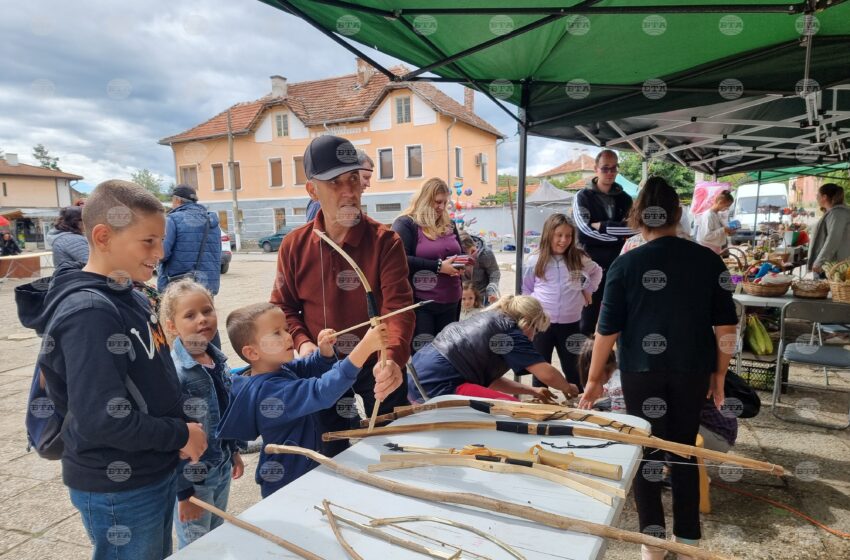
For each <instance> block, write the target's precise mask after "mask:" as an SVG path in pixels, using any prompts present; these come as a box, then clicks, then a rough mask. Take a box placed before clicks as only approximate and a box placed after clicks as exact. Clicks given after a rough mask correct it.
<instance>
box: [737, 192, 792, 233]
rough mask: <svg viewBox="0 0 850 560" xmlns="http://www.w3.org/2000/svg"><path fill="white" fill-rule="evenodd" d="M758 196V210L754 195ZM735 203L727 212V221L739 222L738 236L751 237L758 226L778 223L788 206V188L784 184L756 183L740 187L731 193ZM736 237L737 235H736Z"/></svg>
mask: <svg viewBox="0 0 850 560" xmlns="http://www.w3.org/2000/svg"><path fill="white" fill-rule="evenodd" d="M757 194H758V209H756V195H757ZM732 196H734V197H735V203H734V204H733V205H732V208H731V209H730V211H729V219H730V220H737V221H739V222H741V230H740V232H739V233H740V234H742V236H744V237H746V236H747V233H749V236H752V233H751V232H753V231H758V230H759V228H758V224H761V223H764V222H779V221H780V218H781V216H782V214H781V211H782V209H783V208H785V207H786V206H788V186H787V185H786V184H785V183H763V184H762V185H761V187H759V186H758V184H757V183H747V184H746V185H741V186H740V187H738V188H737V189H736V190H735V192H733V193H732ZM736 237H737V235H736Z"/></svg>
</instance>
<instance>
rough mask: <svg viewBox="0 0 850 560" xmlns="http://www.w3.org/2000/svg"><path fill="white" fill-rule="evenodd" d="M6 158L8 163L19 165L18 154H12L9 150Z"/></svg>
mask: <svg viewBox="0 0 850 560" xmlns="http://www.w3.org/2000/svg"><path fill="white" fill-rule="evenodd" d="M4 158H5V159H6V165H12V166H15V165H18V154H10V153H9V152H6V155H5V156H4Z"/></svg>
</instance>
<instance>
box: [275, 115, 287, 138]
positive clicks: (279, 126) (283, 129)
mask: <svg viewBox="0 0 850 560" xmlns="http://www.w3.org/2000/svg"><path fill="white" fill-rule="evenodd" d="M274 124H275V131H276V133H277V136H278V138H280V137H282V136H289V114H288V113H278V114H276V115H275V116H274Z"/></svg>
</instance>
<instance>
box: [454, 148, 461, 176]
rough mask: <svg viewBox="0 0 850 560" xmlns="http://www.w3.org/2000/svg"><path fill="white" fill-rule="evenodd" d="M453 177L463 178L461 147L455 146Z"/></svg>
mask: <svg viewBox="0 0 850 560" xmlns="http://www.w3.org/2000/svg"><path fill="white" fill-rule="evenodd" d="M455 177H457V178H458V179H463V148H462V147H461V146H455Z"/></svg>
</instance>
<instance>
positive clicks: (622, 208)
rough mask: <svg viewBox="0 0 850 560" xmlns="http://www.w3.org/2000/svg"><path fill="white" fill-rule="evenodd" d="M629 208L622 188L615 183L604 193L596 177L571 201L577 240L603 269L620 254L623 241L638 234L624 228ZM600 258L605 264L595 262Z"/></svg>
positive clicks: (630, 201)
mask: <svg viewBox="0 0 850 560" xmlns="http://www.w3.org/2000/svg"><path fill="white" fill-rule="evenodd" d="M631 208H632V197H630V196H629V195H628V194H627V193H626V192H625V191H624V190H623V187H621V186H620V185H619V184H618V183H614V184H613V185H612V187H611V190H610V191H609V192H608V193H607V194H605V193H603V192H602V191H600V190H599V189H598V188H597V186H596V178H593V179H592V180H590V181H588V183H587V186H586V187H584V188H583V189H582V190H580V191H579V192H578V193H577V194H576V196H575V199H574V200H573V220H574V221H575V223H576V226H577V227H578V240H579V242H580V243H581V244H582V245H583V246H584V248H585V250H586V251H587V253H588V254H589V255H590V257H591V258H592V259H593V260H594V261H596V262H597V263H598V264H599V265H600V266H602V268H608V265H609V264H610V263H611V261H613V260H614V259H615V258H616V257H617V255H619V254H620V249H622V248H623V244H624V243H625V242H626V239H627V238H629V237H631V236H632V235H634V234H635V233H637V232H635V231H633V230H632V229H631V228H629V227H628V225H626V220H627V219H628V216H629V210H631ZM596 222H599V229H598V230H596V229H593V228H592V227H591V226H590V224H593V223H596ZM610 255H613V256H610ZM609 256H610V260H609V259H608V257H609ZM599 257H602V259H601V260H602V261H604V262H600V261H599V260H597V258H599Z"/></svg>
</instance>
